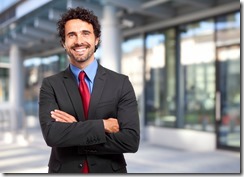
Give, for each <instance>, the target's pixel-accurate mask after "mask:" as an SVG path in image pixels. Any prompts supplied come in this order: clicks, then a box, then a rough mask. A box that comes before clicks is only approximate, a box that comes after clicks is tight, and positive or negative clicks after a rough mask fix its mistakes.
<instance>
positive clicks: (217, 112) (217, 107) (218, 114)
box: [215, 91, 221, 121]
mask: <svg viewBox="0 0 244 177" xmlns="http://www.w3.org/2000/svg"><path fill="white" fill-rule="evenodd" d="M215 119H216V121H220V119H221V94H220V91H217V92H216V96H215Z"/></svg>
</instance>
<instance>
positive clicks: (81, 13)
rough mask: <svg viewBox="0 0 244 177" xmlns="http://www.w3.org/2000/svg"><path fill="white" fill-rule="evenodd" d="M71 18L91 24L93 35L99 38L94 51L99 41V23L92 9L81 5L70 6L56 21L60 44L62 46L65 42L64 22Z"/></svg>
mask: <svg viewBox="0 0 244 177" xmlns="http://www.w3.org/2000/svg"><path fill="white" fill-rule="evenodd" d="M72 19H80V20H82V21H85V22H87V23H89V24H91V25H92V27H93V30H94V34H95V37H96V38H98V40H99V42H98V44H97V45H96V46H95V51H96V50H97V48H98V46H99V44H100V41H101V40H100V37H101V26H100V23H99V21H98V19H97V16H95V15H94V14H93V12H92V11H90V10H87V9H84V8H81V7H77V8H70V9H69V10H68V11H67V12H66V13H64V14H63V15H62V16H61V19H60V20H59V21H58V22H57V29H58V35H59V37H60V43H61V45H62V46H64V44H65V24H66V23H67V21H69V20H72ZM95 51H94V52H95Z"/></svg>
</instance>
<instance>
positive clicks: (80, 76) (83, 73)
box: [79, 71, 86, 81]
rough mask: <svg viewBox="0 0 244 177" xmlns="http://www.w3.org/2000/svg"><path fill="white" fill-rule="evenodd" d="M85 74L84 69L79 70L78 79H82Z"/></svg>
mask: <svg viewBox="0 0 244 177" xmlns="http://www.w3.org/2000/svg"><path fill="white" fill-rule="evenodd" d="M85 75H86V73H85V72H84V71H81V72H80V74H79V79H80V81H81V80H84V78H85Z"/></svg>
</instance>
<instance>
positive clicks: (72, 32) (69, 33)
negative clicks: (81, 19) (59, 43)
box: [67, 31, 75, 35]
mask: <svg viewBox="0 0 244 177" xmlns="http://www.w3.org/2000/svg"><path fill="white" fill-rule="evenodd" d="M71 34H75V32H74V31H71V32H68V33H67V35H71Z"/></svg>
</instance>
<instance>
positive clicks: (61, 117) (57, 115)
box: [51, 109, 77, 123]
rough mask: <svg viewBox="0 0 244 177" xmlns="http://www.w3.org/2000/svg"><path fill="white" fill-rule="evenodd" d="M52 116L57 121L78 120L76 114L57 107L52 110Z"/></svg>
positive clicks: (69, 121)
mask: <svg viewBox="0 0 244 177" xmlns="http://www.w3.org/2000/svg"><path fill="white" fill-rule="evenodd" d="M51 117H52V118H54V119H55V120H56V122H66V123H72V122H77V120H76V119H75V118H74V116H72V115H70V114H68V113H66V112H64V111H60V110H57V109H55V110H54V111H51Z"/></svg>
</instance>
